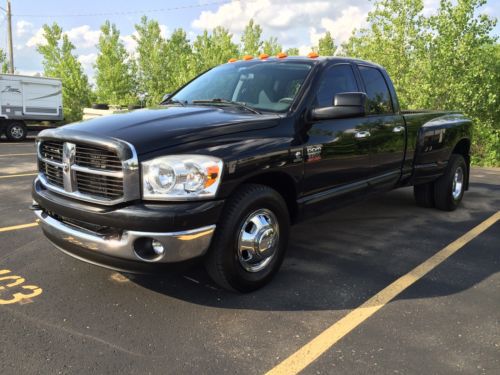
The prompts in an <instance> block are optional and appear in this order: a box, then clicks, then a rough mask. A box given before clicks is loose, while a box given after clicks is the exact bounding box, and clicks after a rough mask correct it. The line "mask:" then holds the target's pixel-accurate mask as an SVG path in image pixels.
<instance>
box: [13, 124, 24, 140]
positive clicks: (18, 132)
mask: <svg viewBox="0 0 500 375" xmlns="http://www.w3.org/2000/svg"><path fill="white" fill-rule="evenodd" d="M23 133H24V132H23V128H22V127H20V126H19V125H14V126H13V127H12V128H10V135H11V137H12V138H15V139H19V138H22V137H23Z"/></svg>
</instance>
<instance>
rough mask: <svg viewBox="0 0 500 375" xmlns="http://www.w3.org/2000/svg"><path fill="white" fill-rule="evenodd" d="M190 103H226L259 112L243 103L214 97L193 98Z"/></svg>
mask: <svg viewBox="0 0 500 375" xmlns="http://www.w3.org/2000/svg"><path fill="white" fill-rule="evenodd" d="M192 103H193V104H223V105H227V106H233V107H240V108H243V109H246V110H247V111H250V112H253V113H258V114H260V113H261V112H259V111H257V110H256V109H255V108H253V107H250V106H248V105H246V104H245V103H242V102H235V101H232V100H227V99H221V98H214V99H210V100H193V101H192Z"/></svg>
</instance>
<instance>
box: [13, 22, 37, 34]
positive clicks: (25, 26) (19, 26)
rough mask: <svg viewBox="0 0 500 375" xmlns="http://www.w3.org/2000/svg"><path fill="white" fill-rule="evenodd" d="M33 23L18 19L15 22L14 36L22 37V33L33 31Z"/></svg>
mask: <svg viewBox="0 0 500 375" xmlns="http://www.w3.org/2000/svg"><path fill="white" fill-rule="evenodd" d="M33 27H34V26H33V24H32V23H31V22H28V21H25V20H20V21H17V22H16V36H17V37H23V36H24V35H26V34H28V33H31V32H32V31H33Z"/></svg>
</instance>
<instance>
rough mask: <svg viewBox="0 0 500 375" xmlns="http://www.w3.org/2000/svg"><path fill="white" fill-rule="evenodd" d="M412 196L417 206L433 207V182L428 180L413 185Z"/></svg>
mask: <svg viewBox="0 0 500 375" xmlns="http://www.w3.org/2000/svg"><path fill="white" fill-rule="evenodd" d="M413 196H414V197H415V202H417V206H420V207H426V208H432V207H434V205H435V204H434V183H433V182H428V183H426V184H421V185H415V186H413Z"/></svg>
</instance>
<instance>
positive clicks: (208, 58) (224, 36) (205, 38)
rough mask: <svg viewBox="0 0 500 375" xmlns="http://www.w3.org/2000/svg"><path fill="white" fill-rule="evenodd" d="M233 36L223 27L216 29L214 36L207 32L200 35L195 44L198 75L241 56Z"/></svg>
mask: <svg viewBox="0 0 500 375" xmlns="http://www.w3.org/2000/svg"><path fill="white" fill-rule="evenodd" d="M232 38H233V35H232V34H231V33H229V31H228V30H227V29H225V28H223V27H221V26H218V27H216V28H215V29H214V30H213V31H212V34H209V33H208V31H207V30H205V31H204V32H203V34H202V35H198V36H197V37H196V40H195V42H194V44H193V50H194V60H195V61H196V71H195V73H196V74H200V73H202V72H204V71H205V70H208V69H210V68H213V67H214V66H217V65H219V64H223V63H226V62H227V61H228V60H229V59H231V58H233V57H237V56H238V55H239V51H238V46H237V45H236V44H234V43H233V42H232Z"/></svg>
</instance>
